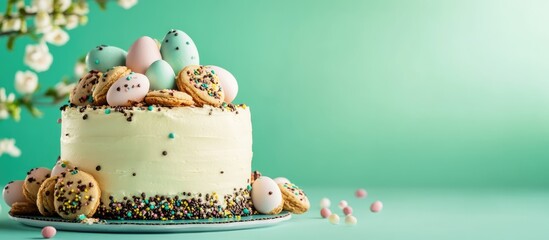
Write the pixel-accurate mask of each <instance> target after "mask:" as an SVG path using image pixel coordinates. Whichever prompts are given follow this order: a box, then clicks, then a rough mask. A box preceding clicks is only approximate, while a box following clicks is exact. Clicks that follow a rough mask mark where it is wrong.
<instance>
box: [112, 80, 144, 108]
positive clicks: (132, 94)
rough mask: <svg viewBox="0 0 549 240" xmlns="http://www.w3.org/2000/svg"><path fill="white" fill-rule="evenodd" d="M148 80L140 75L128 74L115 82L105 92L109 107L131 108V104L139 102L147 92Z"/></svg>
mask: <svg viewBox="0 0 549 240" xmlns="http://www.w3.org/2000/svg"><path fill="white" fill-rule="evenodd" d="M149 87H150V83H149V79H147V77H146V76H145V75H143V74H140V73H130V74H129V75H127V76H124V77H121V78H120V79H118V80H116V82H114V84H113V85H112V86H111V88H109V91H108V92H107V103H109V105H110V106H131V102H141V101H143V99H144V98H145V96H146V95H147V93H148V92H149Z"/></svg>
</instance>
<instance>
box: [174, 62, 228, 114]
mask: <svg viewBox="0 0 549 240" xmlns="http://www.w3.org/2000/svg"><path fill="white" fill-rule="evenodd" d="M175 82H176V84H177V88H178V89H179V90H180V91H185V92H187V93H188V94H190V95H191V96H192V97H193V99H194V101H195V103H196V104H197V105H199V106H202V105H204V104H208V105H212V106H215V107H219V106H221V104H222V103H223V99H224V98H225V95H224V93H223V89H222V87H221V85H220V84H219V77H218V76H217V75H216V74H215V71H213V70H212V69H211V68H210V67H206V66H198V65H190V66H187V67H185V68H183V70H181V71H180V72H179V74H178V76H177V79H176V81H175Z"/></svg>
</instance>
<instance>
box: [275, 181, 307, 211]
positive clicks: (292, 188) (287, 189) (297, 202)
mask: <svg viewBox="0 0 549 240" xmlns="http://www.w3.org/2000/svg"><path fill="white" fill-rule="evenodd" d="M278 187H279V188H280V191H281V192H282V197H283V198H284V210H286V211H290V212H292V213H297V214H300V213H304V212H307V210H309V207H310V206H311V204H310V203H309V199H308V198H307V195H306V194H305V193H304V192H303V190H301V189H300V188H299V187H298V186H296V185H295V184H293V183H284V184H278Z"/></svg>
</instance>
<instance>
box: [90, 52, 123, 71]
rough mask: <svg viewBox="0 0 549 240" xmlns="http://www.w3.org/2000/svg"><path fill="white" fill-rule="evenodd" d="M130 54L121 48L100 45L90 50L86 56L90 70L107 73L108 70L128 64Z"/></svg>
mask: <svg viewBox="0 0 549 240" xmlns="http://www.w3.org/2000/svg"><path fill="white" fill-rule="evenodd" d="M127 55H128V53H127V52H126V51H124V50H122V49H120V48H117V47H113V46H107V45H100V46H97V47H95V48H94V49H92V50H90V51H89V52H88V54H87V55H86V66H87V67H88V70H90V71H91V70H97V71H100V72H106V71H107V70H108V69H110V68H112V67H116V66H124V65H125V64H126V56H127Z"/></svg>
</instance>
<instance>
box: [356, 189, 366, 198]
mask: <svg viewBox="0 0 549 240" xmlns="http://www.w3.org/2000/svg"><path fill="white" fill-rule="evenodd" d="M355 196H356V197H357V198H365V197H366V196H368V192H366V190H364V189H363V188H361V189H358V190H356V192H355Z"/></svg>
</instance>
